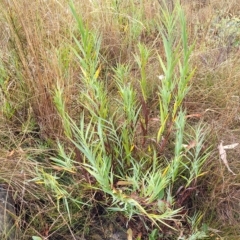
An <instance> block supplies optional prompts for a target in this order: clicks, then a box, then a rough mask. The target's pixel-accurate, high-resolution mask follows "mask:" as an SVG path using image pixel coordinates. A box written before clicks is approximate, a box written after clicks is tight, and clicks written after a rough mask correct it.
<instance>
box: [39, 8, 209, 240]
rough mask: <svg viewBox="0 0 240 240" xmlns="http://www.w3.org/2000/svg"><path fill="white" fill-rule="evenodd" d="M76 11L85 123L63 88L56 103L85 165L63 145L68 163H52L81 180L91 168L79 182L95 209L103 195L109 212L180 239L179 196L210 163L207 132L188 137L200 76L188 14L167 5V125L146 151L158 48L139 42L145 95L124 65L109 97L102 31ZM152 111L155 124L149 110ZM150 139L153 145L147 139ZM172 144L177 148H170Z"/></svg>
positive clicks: (163, 86)
mask: <svg viewBox="0 0 240 240" xmlns="http://www.w3.org/2000/svg"><path fill="white" fill-rule="evenodd" d="M71 10H72V13H73V16H74V17H75V19H76V22H77V25H78V28H77V29H76V30H74V33H73V39H74V41H75V45H74V46H73V48H72V50H73V52H74V53H75V56H76V58H77V61H78V62H79V64H80V66H81V73H80V78H81V84H80V85H79V99H80V101H81V102H80V104H81V106H82V109H83V110H82V113H81V114H80V116H79V120H75V119H76V116H74V119H73V118H71V117H70V116H69V115H68V114H67V112H66V108H65V105H64V104H65V103H64V101H62V100H61V98H62V90H61V89H59V88H57V89H56V91H55V98H54V102H55V104H56V107H57V109H58V111H59V115H60V116H61V118H63V119H62V122H63V123H65V124H64V125H65V127H66V128H65V135H66V137H67V138H68V140H69V143H71V144H72V148H73V149H77V150H78V151H79V152H80V154H81V157H80V158H79V159H80V160H79V161H73V160H71V158H72V157H71V156H69V155H68V154H65V153H64V150H63V145H61V144H60V143H59V149H60V156H61V159H58V158H53V159H52V160H53V161H52V164H53V166H55V168H56V169H58V171H60V172H61V171H62V172H68V173H72V174H73V175H74V174H76V171H78V170H77V169H84V170H85V171H86V172H87V173H88V175H89V177H88V178H83V179H82V180H81V181H79V182H80V183H79V185H76V188H78V191H81V194H82V195H84V191H85V192H86V195H87V194H89V192H92V193H93V196H92V198H90V200H88V206H90V205H91V201H92V204H94V203H93V202H94V201H95V199H94V196H95V193H96V192H100V193H101V196H102V197H101V199H100V200H99V199H98V201H100V202H101V206H103V207H104V208H105V211H106V212H107V213H109V214H110V213H118V214H120V213H121V214H122V215H123V216H125V217H126V222H131V221H132V220H133V219H134V220H135V221H138V222H139V224H142V225H143V226H145V227H146V229H148V230H146V231H149V233H151V232H153V231H154V229H158V230H159V231H156V230H155V231H154V234H153V233H151V234H152V235H154V236H155V235H156V234H155V233H157V232H159V233H162V232H163V231H164V230H163V229H166V228H167V229H168V230H171V232H172V234H173V235H178V231H181V229H179V226H180V225H181V223H180V222H181V221H184V214H183V213H182V212H183V211H182V207H183V205H184V201H183V199H181V198H180V197H179V196H177V191H176V188H178V187H180V186H181V187H182V189H183V190H184V189H187V188H188V187H193V186H194V187H196V181H197V178H198V177H200V176H201V175H202V172H201V168H202V165H203V163H204V161H205V160H206V158H207V154H204V153H203V152H202V145H203V142H204V137H205V133H204V132H205V131H204V127H199V126H198V127H193V130H192V132H193V133H194V134H187V133H186V130H185V129H186V125H187V122H186V115H185V112H184V110H183V107H182V102H183V100H184V98H185V96H186V94H187V92H188V90H189V88H190V80H191V78H192V75H193V71H191V69H190V65H189V58H190V54H191V51H192V46H188V39H187V32H186V21H185V18H184V13H183V11H182V9H181V7H180V5H179V4H176V6H175V8H174V9H173V10H172V11H170V10H169V9H168V8H167V6H163V7H161V22H162V26H161V29H160V32H161V37H162V41H163V45H164V55H159V58H158V59H159V63H160V66H161V69H162V71H163V75H164V78H163V79H162V80H161V81H160V83H159V88H158V94H159V102H158V103H159V108H160V111H159V122H160V125H159V126H160V127H159V128H158V129H156V136H155V140H154V142H155V143H156V146H155V147H153V146H151V151H147V147H150V146H147V147H145V146H143V145H142V143H139V141H138V137H139V135H141V133H139V132H141V131H140V130H139V129H140V128H141V127H140V126H141V124H142V121H143V120H142V118H141V114H142V108H143V107H145V108H147V104H148V98H149V94H150V93H149V92H148V87H147V75H148V72H147V68H146V66H147V64H148V59H149V57H150V55H151V54H152V52H153V51H152V50H151V51H150V50H148V48H147V47H146V46H145V45H143V44H139V45H138V51H139V55H137V54H135V55H134V56H135V60H136V62H137V65H138V68H139V72H140V79H139V81H138V82H137V83H138V84H139V89H140V91H139V92H138V90H137V88H136V87H135V85H134V84H135V83H136V81H135V82H133V81H131V79H132V76H131V65H130V64H120V63H119V64H118V65H117V66H116V67H114V68H113V71H112V74H113V76H112V79H111V81H113V85H114V87H113V90H112V91H113V92H108V86H107V84H105V82H104V78H102V75H103V73H101V54H100V52H101V51H100V50H101V37H100V34H99V33H98V32H96V31H93V30H92V29H91V28H90V27H88V26H87V25H86V23H85V22H84V20H83V19H82V18H81V17H80V16H79V15H78V14H77V12H76V10H75V8H74V5H73V4H71ZM148 107H149V106H148ZM150 107H151V106H150ZM145 113H146V116H144V117H146V119H147V120H148V116H147V111H145ZM145 128H147V124H146V122H145ZM143 135H144V138H145V139H146V140H147V138H148V135H147V134H145V133H143ZM140 137H141V136H140ZM192 138H193V140H194V141H195V144H194V145H192V146H191V147H189V144H188V143H187V146H186V147H185V148H184V146H185V145H184V144H186V142H185V141H190V140H191V139H192ZM170 141H171V142H172V145H173V146H174V147H173V148H172V149H171V148H170V147H169V146H168V144H169V142H170ZM146 145H147V141H146ZM142 148H143V149H142ZM166 149H168V151H169V149H170V150H171V154H165V150H166ZM72 156H74V155H72ZM62 176H63V175H62ZM63 177H64V176H63ZM39 178H40V177H39ZM87 179H88V180H87ZM54 181H58V179H57V178H55V179H54ZM85 181H87V182H85ZM62 182H63V181H62ZM56 184H57V183H56ZM174 189H175V190H174ZM64 194H65V193H64ZM64 194H63V195H64ZM60 195H61V194H60ZM61 196H62V195H61ZM181 196H182V195H181ZM64 197H65V199H67V198H68V197H69V196H65V195H64ZM91 199H92V200H91ZM184 199H185V198H184ZM78 203H79V202H78ZM79 204H80V203H79ZM80 205H81V204H80ZM68 209H70V208H69V207H68ZM69 211H70V210H69ZM69 215H71V214H70V213H69ZM152 224H153V225H154V228H153V229H151V226H152ZM129 226H130V225H129ZM158 237H159V236H158Z"/></svg>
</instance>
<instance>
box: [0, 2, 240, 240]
mask: <svg viewBox="0 0 240 240" xmlns="http://www.w3.org/2000/svg"><path fill="white" fill-rule="evenodd" d="M118 2H119V3H118V6H116V8H114V7H113V6H112V3H111V2H110V1H106V2H104V1H102V2H100V4H97V3H94V1H76V4H77V6H78V7H77V11H78V12H79V13H81V15H82V17H83V19H84V20H85V21H86V23H87V24H88V25H89V27H90V28H91V29H95V30H98V31H99V32H100V33H101V35H102V47H101V53H102V67H103V72H102V74H103V75H104V74H106V76H105V78H106V81H108V83H111V76H112V75H111V74H112V71H111V68H112V67H113V66H115V65H116V64H117V63H119V62H121V63H129V64H132V63H133V62H134V56H133V53H136V51H137V46H136V44H137V42H138V41H142V42H145V43H146V44H147V45H148V46H151V48H153V49H157V52H158V53H159V54H161V53H162V43H161V39H160V38H159V33H158V31H159V30H158V29H157V28H156V22H157V21H159V19H158V18H157V14H158V11H159V9H158V7H159V6H158V3H157V1H155V2H154V1H152V2H148V1H146V2H145V3H144V4H145V5H144V6H143V11H142V15H141V16H139V18H138V19H136V17H135V15H134V12H133V11H134V7H139V6H130V5H129V6H127V9H130V10H126V5H127V1H118ZM181 2H182V5H183V8H184V9H185V11H186V17H187V21H188V31H189V34H190V39H192V42H194V41H195V50H194V52H193V55H192V62H191V64H192V65H193V66H196V74H195V76H194V79H193V81H192V89H191V91H190V92H189V95H188V98H187V99H186V101H185V103H184V105H185V107H186V109H187V112H188V114H200V115H201V116H202V120H203V121H204V122H206V123H207V124H208V125H209V126H210V127H211V133H212V137H211V138H210V140H209V141H210V142H209V145H213V148H214V149H215V150H214V151H213V153H212V156H211V158H210V160H209V163H208V166H207V167H206V170H207V171H208V172H207V174H206V177H205V179H204V180H203V184H205V185H206V186H204V187H203V191H206V192H207V194H202V195H201V198H200V199H199V200H198V202H199V203H201V207H200V208H202V209H205V211H207V212H208V211H209V213H210V216H208V214H206V218H205V220H206V221H209V225H210V226H211V224H212V223H214V224H213V225H214V227H215V228H218V229H224V231H226V233H224V231H222V232H221V233H219V235H220V236H224V235H228V236H232V238H231V237H230V238H229V239H237V236H239V235H240V232H239V229H238V227H237V226H238V225H239V222H240V217H239V216H240V207H239V201H240V190H239V180H240V179H239V169H240V165H239V164H240V163H239V155H240V150H239V147H238V148H237V149H236V150H233V151H231V152H230V153H229V156H228V158H229V164H230V165H231V168H232V169H233V171H234V172H236V173H237V176H232V175H231V174H230V173H228V172H227V169H226V168H225V166H224V165H223V163H221V161H220V160H219V156H218V151H217V145H218V143H219V142H220V140H223V141H224V142H225V143H226V144H231V143H235V142H239V131H240V130H239V127H240V114H239V104H240V102H239V100H240V99H239V98H240V90H239V89H240V81H239V79H240V69H239V66H240V65H239V64H240V62H239V54H240V50H239V49H240V46H239V45H238V46H235V47H233V46H231V45H230V43H229V44H227V42H224V44H222V45H221V44H217V45H214V41H213V39H212V37H213V35H209V31H210V29H211V28H213V26H212V20H213V19H214V18H216V16H217V15H218V14H219V12H221V16H222V17H223V16H236V17H238V16H239V12H240V5H239V2H238V0H231V1H223V0H220V1H216V0H209V1H195V0H194V1H181ZM0 4H1V5H0V6H1V7H2V9H3V10H2V11H1V13H0V14H1V16H0V32H1V33H2V34H1V35H0V46H1V52H0V54H1V58H2V61H3V64H4V67H5V68H6V70H7V74H8V76H9V78H8V81H7V83H6V86H5V90H4V88H3V91H2V92H3V93H2V94H3V96H1V101H2V102H4V101H9V102H11V104H12V106H13V108H14V109H15V113H14V114H13V115H14V116H11V117H10V118H9V119H8V118H7V117H5V116H4V113H3V112H2V113H1V116H0V117H1V121H0V124H1V136H0V139H3V140H4V141H2V144H1V147H2V148H3V151H1V158H2V159H1V161H2V162H3V163H4V165H5V166H6V167H2V168H1V169H0V174H1V179H3V180H4V181H5V182H7V183H9V184H10V185H11V186H12V187H13V188H14V189H22V190H24V187H22V186H21V180H22V178H23V177H26V178H27V179H31V177H32V176H30V175H29V176H28V173H31V172H33V171H34V166H35V165H34V164H35V163H34V164H29V163H26V162H25V161H26V159H27V158H28V154H27V153H26V152H25V151H26V150H21V148H20V146H21V145H22V144H23V143H24V144H25V145H26V146H28V147H29V146H30V148H31V147H36V142H37V141H35V140H34V139H32V135H31V136H30V137H29V135H27V134H22V135H21V134H19V132H21V129H22V126H23V125H24V124H26V123H27V122H28V123H29V118H31V119H34V121H33V122H34V125H35V126H34V127H33V130H32V132H37V138H40V139H44V140H49V139H51V140H53V139H56V138H62V139H63V140H64V134H63V128H62V122H61V119H60V118H59V116H58V113H57V111H56V108H55V106H54V103H53V100H52V98H53V90H54V88H55V87H56V85H57V84H59V85H60V86H61V87H64V101H65V103H66V105H67V109H68V112H69V113H70V115H72V116H73V117H74V115H75V114H78V113H79V112H80V111H81V109H80V108H81V104H79V99H78V88H81V79H80V77H79V72H80V67H79V66H78V63H77V60H76V58H75V56H74V55H73V54H72V53H71V45H73V44H74V43H73V39H72V35H71V34H72V33H73V32H75V31H76V24H75V22H74V19H73V16H72V14H71V12H70V10H69V8H68V5H67V3H66V1H64V0H61V1H43V0H36V1H28V0H21V1H16V0H13V1H3V0H2V1H1V2H0ZM122 11H124V14H122ZM131 11H132V12H131ZM133 30H134V31H136V32H135V33H133ZM133 35H134V37H133ZM156 62H157V61H156V58H155V56H153V57H152V58H151V61H150V64H149V66H148V68H149V72H150V76H149V82H150V87H151V91H152V93H153V94H154V89H155V87H156V81H155V78H156V80H157V76H159V75H160V74H161V73H159V66H158V64H157V63H156ZM136 74H137V73H135V72H133V73H132V76H133V81H134V78H136ZM109 89H114V86H112V85H111V84H109ZM114 93H115V92H113V93H112V92H111V94H112V95H114ZM155 98H156V96H154V95H153V96H152V100H153V101H154V100H155ZM4 99H5V100H4ZM154 111H155V112H156V110H154ZM30 115H31V116H30ZM12 120H14V121H12ZM15 123H16V124H15ZM6 128H9V132H8V131H5V129H6ZM36 129H37V130H36ZM153 131H154V130H153ZM19 138H20V139H19ZM24 144H23V145H24ZM21 151H23V152H21ZM15 154H18V156H16V155H15ZM31 154H32V153H31ZM19 155H20V156H19ZM22 155H23V156H22ZM13 156H14V157H13ZM24 164H26V165H24ZM209 166H211V167H210V170H209ZM22 168H24V169H26V172H28V173H26V175H24V173H22V172H21V171H22ZM9 169H10V170H9ZM13 169H14V170H13ZM34 188H37V189H34ZM32 191H34V192H37V191H43V189H41V190H39V189H38V186H33V189H32ZM20 196H21V194H20ZM24 201H25V200H24ZM37 205H38V206H41V203H40V202H38V203H37ZM50 205H51V204H50ZM33 206H34V204H33ZM48 207H49V208H53V207H54V204H52V205H51V206H48ZM31 209H33V207H32V208H31ZM44 210H45V209H44ZM44 210H42V211H41V213H40V215H41V214H42V215H43V216H44ZM46 211H47V209H46ZM31 214H32V215H33V216H34V215H37V214H38V213H37V212H34V211H33V212H32V213H31ZM31 214H30V215H31ZM61 224H62V223H61ZM41 228H43V229H44V226H41ZM31 233H32V232H31ZM25 235H26V236H28V233H26V234H25ZM29 236H30V235H29ZM226 239H227V238H226Z"/></svg>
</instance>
